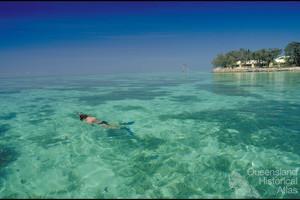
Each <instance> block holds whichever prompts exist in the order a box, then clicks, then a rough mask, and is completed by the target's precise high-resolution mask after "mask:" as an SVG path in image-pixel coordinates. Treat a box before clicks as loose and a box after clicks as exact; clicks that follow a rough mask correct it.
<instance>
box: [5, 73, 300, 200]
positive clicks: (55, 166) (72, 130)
mask: <svg viewBox="0 0 300 200" xmlns="http://www.w3.org/2000/svg"><path fill="white" fill-rule="evenodd" d="M0 109H1V113H0V139H1V140H0V145H1V146H0V197H19V198H22V197H25V198H34V197H48V198H63V197H65V198H71V197H78V198H83V197H89V198H113V197H118V198H139V197H144V198H149V197H151V198H159V197H162V198H201V197H202V198H213V197H215V198H238V197H240V198H243V197H257V198H262V197H265V198H268V197H278V198H294V197H299V192H300V186H299V183H296V184H293V185H290V186H289V187H290V188H294V191H295V189H296V190H297V192H296V193H295V192H294V193H291V192H286V193H282V192H278V187H279V185H275V184H263V183H261V182H259V178H260V177H258V176H251V175H249V171H248V170H249V169H255V170H259V169H269V170H271V169H273V170H274V169H285V170H288V169H299V166H300V146H299V141H300V124H299V123H300V73H289V72H283V73H282V72H275V73H246V74H211V73H193V74H191V75H189V76H188V77H185V76H182V75H181V74H135V75H125V74H123V75H115V76H112V75H106V76H98V75H97V76H69V77H30V78H1V79H0ZM77 111H78V112H84V113H88V114H91V115H94V116H96V117H99V118H101V119H103V120H106V121H109V122H127V121H135V123H134V124H133V125H130V128H131V130H132V131H133V132H134V136H130V135H129V134H128V133H127V132H126V131H125V130H114V131H112V130H105V129H103V128H101V127H98V126H90V125H87V124H84V123H83V122H81V121H80V120H79V119H78V117H77V116H76V115H75V112H77ZM296 178H299V172H298V174H297V175H296ZM298 182H299V180H298ZM280 186H286V185H284V184H283V185H280Z"/></svg>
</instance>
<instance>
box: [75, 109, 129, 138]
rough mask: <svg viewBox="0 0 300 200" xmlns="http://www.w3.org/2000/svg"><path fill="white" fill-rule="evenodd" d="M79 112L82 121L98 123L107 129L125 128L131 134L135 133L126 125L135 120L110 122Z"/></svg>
mask: <svg viewBox="0 0 300 200" xmlns="http://www.w3.org/2000/svg"><path fill="white" fill-rule="evenodd" d="M77 114H79V118H80V120H81V121H85V122H86V123H88V124H98V125H100V126H102V127H103V128H107V129H124V130H126V131H128V132H129V133H130V134H133V132H132V131H131V130H130V129H129V128H128V127H125V126H124V125H131V124H133V123H134V122H127V123H119V124H110V123H108V122H107V121H104V120H101V119H97V118H96V117H93V116H89V115H86V114H80V113H77Z"/></svg>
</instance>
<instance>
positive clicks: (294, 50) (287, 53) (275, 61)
mask: <svg viewBox="0 0 300 200" xmlns="http://www.w3.org/2000/svg"><path fill="white" fill-rule="evenodd" d="M212 64H213V66H214V68H213V72H216V73H218V72H221V73H223V72H271V71H300V42H291V43H289V44H288V45H287V46H286V47H285V49H284V55H282V49H279V48H268V49H260V50H257V51H254V52H252V51H250V50H249V49H243V48H242V49H240V50H233V51H230V52H228V53H225V54H219V55H217V56H216V57H215V58H214V59H213V61H212Z"/></svg>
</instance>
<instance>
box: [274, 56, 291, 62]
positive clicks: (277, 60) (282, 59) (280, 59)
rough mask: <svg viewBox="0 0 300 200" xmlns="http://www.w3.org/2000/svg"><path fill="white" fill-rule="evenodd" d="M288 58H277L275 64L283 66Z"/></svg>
mask: <svg viewBox="0 0 300 200" xmlns="http://www.w3.org/2000/svg"><path fill="white" fill-rule="evenodd" d="M288 58H289V56H279V57H277V58H275V62H276V63H279V64H284V63H286V62H287V59H288Z"/></svg>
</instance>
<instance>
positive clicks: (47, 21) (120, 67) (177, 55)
mask: <svg viewBox="0 0 300 200" xmlns="http://www.w3.org/2000/svg"><path fill="white" fill-rule="evenodd" d="M299 21H300V2H179V1H174V2H172V1H166V2H134V1H132V2H24V3H22V2H11V3H9V2H0V75H24V74H28V75H52V74H93V73H96V74H99V73H118V72H122V73H123V72H130V73H131V72H160V71H174V72H175V71H179V70H180V67H181V65H182V64H183V63H186V64H188V65H189V66H190V68H191V69H193V70H198V71H209V70H210V69H211V67H212V66H211V60H212V59H213V57H214V56H215V55H216V54H218V53H222V52H226V51H229V50H233V49H239V48H249V49H251V50H256V49H259V48H275V47H276V48H284V47H285V46H286V44H287V43H288V42H291V41H300V26H299Z"/></svg>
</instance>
